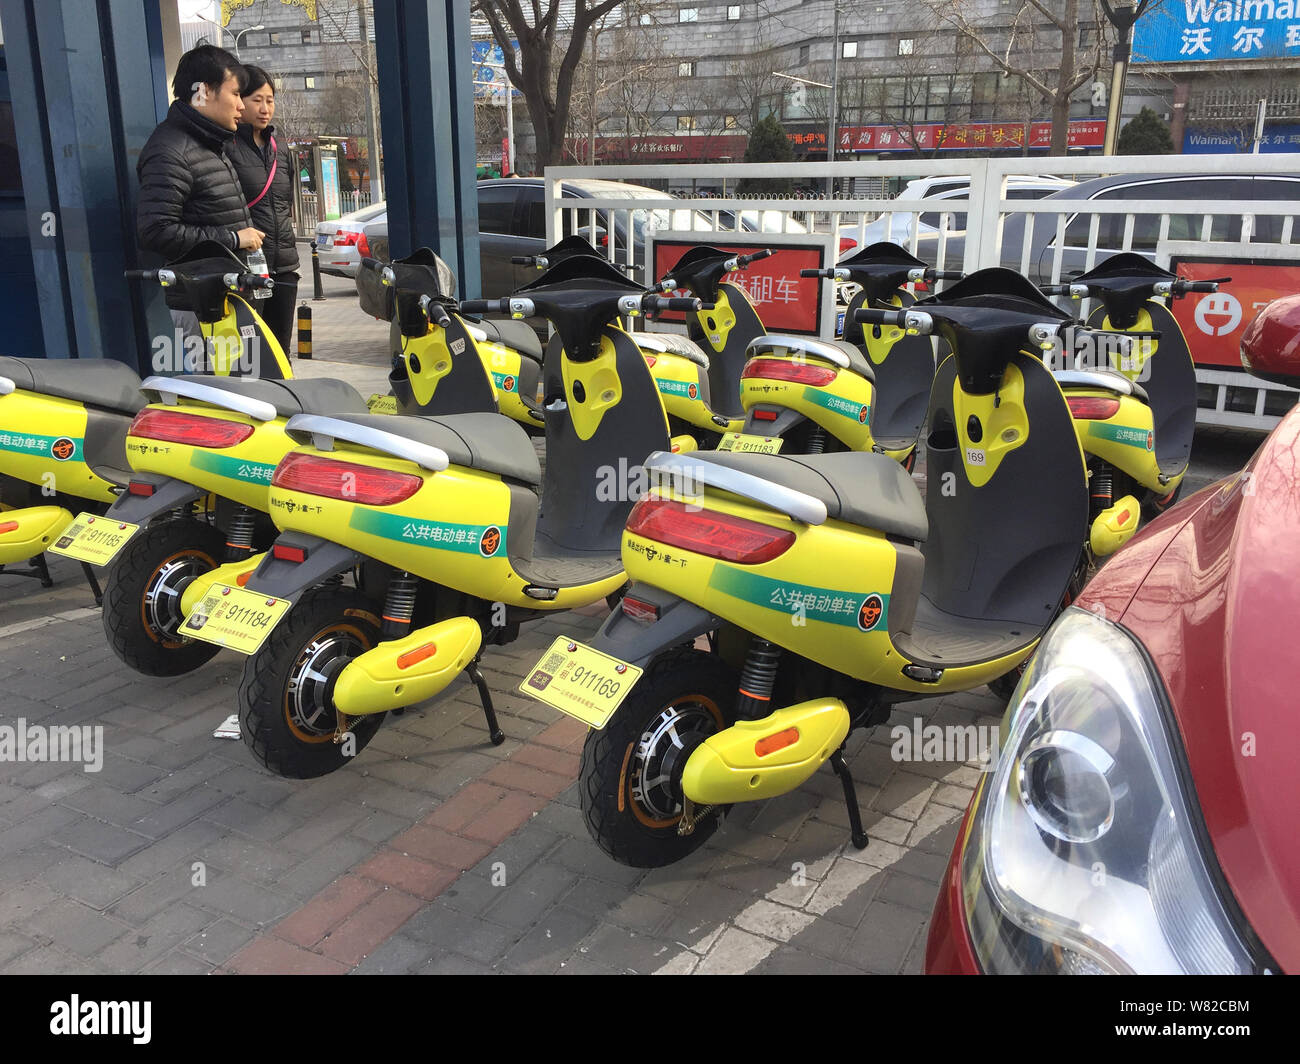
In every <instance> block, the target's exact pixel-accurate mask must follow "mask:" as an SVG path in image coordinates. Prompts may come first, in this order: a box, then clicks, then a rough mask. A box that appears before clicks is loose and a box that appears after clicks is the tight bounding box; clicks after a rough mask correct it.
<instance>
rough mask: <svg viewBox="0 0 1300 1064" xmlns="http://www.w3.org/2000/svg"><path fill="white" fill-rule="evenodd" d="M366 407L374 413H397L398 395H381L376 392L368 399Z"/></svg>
mask: <svg viewBox="0 0 1300 1064" xmlns="http://www.w3.org/2000/svg"><path fill="white" fill-rule="evenodd" d="M366 409H367V410H369V411H370V412H371V413H372V414H396V413H397V396H395V395H380V394H379V393H378V392H375V394H374V395H372V396H371V397H370V398H369V399H367V400H366Z"/></svg>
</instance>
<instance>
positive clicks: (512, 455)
mask: <svg viewBox="0 0 1300 1064" xmlns="http://www.w3.org/2000/svg"><path fill="white" fill-rule="evenodd" d="M336 417H337V420H339V421H346V422H348V423H349V424H352V425H365V426H366V427H368V428H373V429H378V430H380V431H381V432H391V433H392V434H393V435H395V436H401V437H403V438H404V439H408V440H414V441H415V442H416V443H422V444H425V445H426V446H429V447H437V448H438V449H439V450H441V451H443V452H445V453H446V455H447V457H448V458H450V459H451V461H452V464H453V465H458V466H467V467H469V468H470V469H481V470H483V471H484V472H486V473H498V474H500V475H501V476H503V477H509V478H511V479H512V480H518V481H520V482H522V483H524V484H529V485H532V486H533V487H536V486H537V485H539V484H541V482H542V467H541V464H540V463H539V462H538V461H537V452H536V451H535V450H534V449H533V443H532V440H530V439H529V438H528V433H526V432H525V431H524V430H523V429H522V428H520V427H519V426H518V425H517V424H516V423H515V422H514V421H512V420H511V419H510V418H508V417H506V416H505V415H504V414H492V413H475V414H443V415H441V416H439V417H431V416H429V415H427V414H419V415H393V414H341V415H336Z"/></svg>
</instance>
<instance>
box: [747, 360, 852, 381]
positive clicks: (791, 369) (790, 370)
mask: <svg viewBox="0 0 1300 1064" xmlns="http://www.w3.org/2000/svg"><path fill="white" fill-rule="evenodd" d="M838 372H839V371H838V370H836V369H834V368H833V367H831V366H823V365H821V364H820V363H817V362H802V361H798V362H797V361H795V360H794V359H790V358H751V359H750V360H749V361H748V362H746V363H745V368H744V370H743V371H742V372H741V374H740V376H741V379H742V380H743V379H744V378H746V377H761V378H763V379H764V380H769V381H790V382H791V383H794V384H811V385H813V386H814V387H816V388H824V387H825V386H826V385H828V384H830V382H831V381H833V380H834V379H835V374H836V373H838Z"/></svg>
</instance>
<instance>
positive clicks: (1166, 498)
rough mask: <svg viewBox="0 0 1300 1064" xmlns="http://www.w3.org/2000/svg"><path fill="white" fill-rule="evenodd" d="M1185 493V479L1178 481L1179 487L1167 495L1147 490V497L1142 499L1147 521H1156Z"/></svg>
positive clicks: (1143, 514) (1144, 516)
mask: <svg viewBox="0 0 1300 1064" xmlns="http://www.w3.org/2000/svg"><path fill="white" fill-rule="evenodd" d="M1182 494H1183V481H1181V480H1180V481H1179V482H1178V487H1176V488H1174V490H1173V491H1171V492H1169V494H1167V495H1163V496H1161V495H1157V494H1156V493H1155V492H1154V491H1147V493H1146V497H1145V498H1143V500H1142V517H1143V519H1144V520H1146V521H1154V520H1155V519H1156V518H1157V517H1159V516H1160V515H1161V514H1162V513H1164V512H1165V511H1166V510H1168V509H1169V508H1170V507H1171V506H1173V505H1174V504H1175V503H1176V502H1178V499H1179V497H1180V496H1181V495H1182Z"/></svg>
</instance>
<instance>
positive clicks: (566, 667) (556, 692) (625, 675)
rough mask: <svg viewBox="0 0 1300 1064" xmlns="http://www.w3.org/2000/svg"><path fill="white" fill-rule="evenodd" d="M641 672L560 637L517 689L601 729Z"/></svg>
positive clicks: (634, 667) (565, 637)
mask: <svg viewBox="0 0 1300 1064" xmlns="http://www.w3.org/2000/svg"><path fill="white" fill-rule="evenodd" d="M643 671H644V670H642V669H639V668H637V667H636V666H635V665H629V664H628V663H627V662H625V661H619V660H618V658H612V657H610V656H609V655H608V654H602V653H601V652H600V651H599V650H592V648H591V647H589V646H584V645H583V644H582V643H579V642H576V641H575V640H572V639H569V638H568V637H567V636H560V638H559V639H557V640H556V641H555V642H554V643H552V644H551V646H550V649H549V650H547V651H546V653H545V654H543V655H542V657H541V660H540V661H538V662H537V664H536V665H534V666H533V668H532V669H531V670H530V671H529V673H528V675H527V676H526V677H525V678H524V682H523V683H521V684H520V685H519V690H520V691H522V692H523V693H524V694H526V695H530V696H531V697H533V698H535V699H537V700H538V701H539V702H545V703H546V704H547V705H548V706H550V707H552V708H553V709H558V710H559V711H560V712H561V713H567V714H568V715H569V716H570V717H575V718H577V719H578V720H580V721H582V723H583V724H587V725H589V726H591V727H593V728H603V727H604V726H605V724H606V722H608V720H609V718H610V717H612V716H613V715H614V710H616V709H618V707H619V705H620V704H621V703H622V701H623V699H624V698H626V697H627V694H628V692H629V691H631V690H632V687H633V685H634V684H635V683H636V682H637V680H639V679H640V678H641V673H642V672H643Z"/></svg>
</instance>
